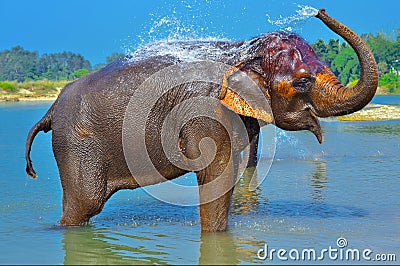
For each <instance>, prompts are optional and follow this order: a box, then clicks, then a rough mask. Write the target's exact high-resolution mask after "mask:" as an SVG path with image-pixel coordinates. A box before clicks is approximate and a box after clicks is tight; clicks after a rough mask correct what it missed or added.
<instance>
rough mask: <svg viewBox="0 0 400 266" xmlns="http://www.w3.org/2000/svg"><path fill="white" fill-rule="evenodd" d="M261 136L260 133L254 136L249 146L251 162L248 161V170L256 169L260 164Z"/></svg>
mask: <svg viewBox="0 0 400 266" xmlns="http://www.w3.org/2000/svg"><path fill="white" fill-rule="evenodd" d="M259 136H260V131H258V133H256V134H254V136H253V137H252V138H251V139H250V146H249V150H250V151H249V160H248V161H247V168H252V167H256V166H257V163H258V140H259Z"/></svg>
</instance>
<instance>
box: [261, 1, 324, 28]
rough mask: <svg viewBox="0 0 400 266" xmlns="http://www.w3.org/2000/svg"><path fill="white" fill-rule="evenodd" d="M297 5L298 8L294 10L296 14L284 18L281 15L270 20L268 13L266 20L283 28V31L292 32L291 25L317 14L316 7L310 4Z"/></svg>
mask: <svg viewBox="0 0 400 266" xmlns="http://www.w3.org/2000/svg"><path fill="white" fill-rule="evenodd" d="M297 7H298V8H300V9H299V10H296V14H295V15H292V16H289V17H286V18H282V16H281V17H280V18H279V19H277V20H272V19H271V17H270V15H269V14H266V16H267V18H268V22H269V23H270V24H272V25H274V26H277V27H278V28H279V29H280V30H283V31H285V32H292V31H293V26H295V25H297V24H299V23H301V22H304V21H305V20H307V19H308V18H310V17H313V16H315V15H317V14H318V9H316V8H313V7H311V6H302V5H297Z"/></svg>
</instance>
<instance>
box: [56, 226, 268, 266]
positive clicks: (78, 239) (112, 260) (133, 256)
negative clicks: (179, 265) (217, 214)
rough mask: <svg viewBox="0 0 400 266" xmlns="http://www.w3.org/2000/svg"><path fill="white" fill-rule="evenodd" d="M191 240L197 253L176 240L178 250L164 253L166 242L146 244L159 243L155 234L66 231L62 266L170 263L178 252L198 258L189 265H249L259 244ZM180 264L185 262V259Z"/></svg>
mask: <svg viewBox="0 0 400 266" xmlns="http://www.w3.org/2000/svg"><path fill="white" fill-rule="evenodd" d="M125 229H126V228H125ZM122 230H124V229H122ZM199 234H200V232H199ZM164 237H165V236H164ZM192 238H193V239H192V241H193V242H197V243H199V241H198V239H199V238H200V243H199V245H200V247H199V251H196V250H197V248H198V246H197V247H189V246H187V245H186V244H184V240H181V241H177V242H178V247H175V249H171V252H166V251H165V250H166V249H165V248H166V246H165V244H166V243H163V245H161V243H160V244H159V245H154V246H152V247H151V245H149V243H150V242H151V243H154V242H161V241H158V240H160V239H158V235H156V234H151V233H146V236H136V235H132V234H124V233H121V232H119V230H114V231H111V230H109V229H101V228H95V227H94V226H85V227H75V228H67V229H65V231H64V239H63V240H62V243H63V250H64V252H65V256H64V264H66V265H68V264H82V265H89V264H104V265H110V264H157V265H159V264H171V262H174V261H175V263H176V262H177V261H179V259H182V258H179V254H181V252H183V253H191V252H193V251H194V253H193V254H200V255H199V256H198V257H196V256H194V257H193V258H192V259H193V260H192V261H191V262H190V264H208V265H210V264H212V265H220V264H228V265H237V264H239V263H240V262H252V261H253V260H254V258H255V257H254V256H255V254H256V251H257V248H258V247H259V246H261V242H260V241H257V240H255V239H252V238H251V237H249V236H246V237H245V238H243V237H242V238H239V237H237V238H235V237H234V236H233V235H232V233H230V232H218V233H201V235H200V236H199V235H197V234H196V235H193V236H192ZM179 242H181V244H182V245H179ZM175 244H176V243H175ZM175 244H174V245H175ZM169 248H171V247H169ZM193 248H195V249H196V250H193ZM151 249H152V250H151ZM168 253H171V254H168ZM183 261H186V263H188V260H187V259H186V260H184V259H183Z"/></svg>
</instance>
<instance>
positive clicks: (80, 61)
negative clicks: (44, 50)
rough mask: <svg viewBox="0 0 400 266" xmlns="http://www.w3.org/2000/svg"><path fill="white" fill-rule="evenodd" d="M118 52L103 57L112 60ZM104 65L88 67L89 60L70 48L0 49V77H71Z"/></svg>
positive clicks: (17, 78)
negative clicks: (48, 50) (49, 50)
mask: <svg viewBox="0 0 400 266" xmlns="http://www.w3.org/2000/svg"><path fill="white" fill-rule="evenodd" d="M121 56H122V54H117V53H115V54H113V55H111V56H109V57H107V58H106V60H107V63H110V62H112V61H113V60H115V59H116V58H119V57H121ZM103 66H105V64H98V65H95V66H93V67H92V65H91V63H90V62H89V60H87V59H85V58H84V57H83V56H82V55H80V54H76V53H72V52H62V53H53V54H44V55H42V56H40V57H39V53H38V52H37V51H34V52H31V51H27V50H25V49H24V48H23V47H21V46H15V47H13V48H12V49H11V50H4V51H1V52H0V81H18V82H24V81H32V80H42V79H47V80H52V81H59V80H74V79H76V78H80V77H82V76H84V75H87V74H88V73H90V72H92V71H96V70H98V69H100V68H102V67H103Z"/></svg>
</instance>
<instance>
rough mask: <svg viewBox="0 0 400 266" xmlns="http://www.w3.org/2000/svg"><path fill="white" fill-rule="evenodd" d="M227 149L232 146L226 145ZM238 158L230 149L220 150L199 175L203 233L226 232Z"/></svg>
mask: <svg viewBox="0 0 400 266" xmlns="http://www.w3.org/2000/svg"><path fill="white" fill-rule="evenodd" d="M226 147H230V145H229V144H226ZM238 157H239V156H238V155H237V154H236V155H231V151H230V148H229V149H228V148H224V149H223V150H218V151H217V154H216V156H215V159H214V161H213V162H212V163H211V164H210V165H209V166H208V167H207V168H205V169H204V170H202V171H200V172H198V173H197V182H198V186H199V195H200V219H201V229H202V231H207V232H216V231H225V230H226V227H227V224H228V214H229V206H230V203H231V197H232V192H233V188H234V185H235V182H236V178H237V165H238Z"/></svg>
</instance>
